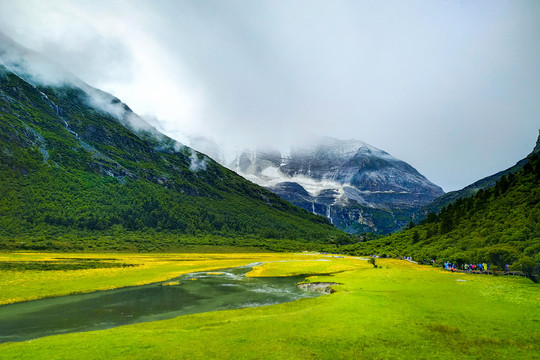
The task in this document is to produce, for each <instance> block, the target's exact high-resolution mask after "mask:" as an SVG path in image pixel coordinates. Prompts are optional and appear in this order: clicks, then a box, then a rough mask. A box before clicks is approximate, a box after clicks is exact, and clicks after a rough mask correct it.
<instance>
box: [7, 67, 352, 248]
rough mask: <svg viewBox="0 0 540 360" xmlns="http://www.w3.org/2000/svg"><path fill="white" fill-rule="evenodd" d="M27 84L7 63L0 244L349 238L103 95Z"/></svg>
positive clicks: (155, 244)
mask: <svg viewBox="0 0 540 360" xmlns="http://www.w3.org/2000/svg"><path fill="white" fill-rule="evenodd" d="M23 78H25V79H23ZM30 81H31V80H27V78H26V77H25V76H24V75H21V77H20V76H18V75H16V74H15V73H13V72H12V71H11V70H9V69H8V68H6V67H4V66H0V189H1V194H2V195H1V196H0V239H1V241H0V247H3V248H6V247H10V248H50V247H53V246H56V247H66V246H79V247H80V246H83V247H84V248H87V247H89V246H94V245H95V246H101V247H117V248H122V247H123V246H124V245H126V244H127V243H129V244H127V245H126V246H128V245H129V246H128V247H132V248H133V247H134V248H160V244H159V241H161V240H159V239H163V237H164V236H209V235H211V236H214V237H221V238H231V237H244V238H250V239H282V240H283V241H285V239H288V240H297V241H300V242H304V241H305V242H326V241H328V240H329V239H332V238H335V237H337V236H342V233H341V232H339V231H338V230H336V229H335V228H333V227H332V226H331V224H330V223H329V222H328V221H327V220H326V219H324V218H323V217H320V216H315V215H313V214H311V213H309V212H307V211H305V210H303V209H300V208H298V207H295V206H293V205H291V204H289V203H287V202H285V201H283V200H281V199H280V198H279V197H278V196H277V195H274V194H272V193H271V192H269V191H267V190H265V189H263V188H261V187H259V186H257V185H254V184H252V183H250V182H248V181H246V180H244V179H243V178H242V177H240V176H238V175H236V174H235V173H234V172H232V171H230V170H228V169H226V168H224V167H222V166H220V165H219V164H217V163H216V162H214V161H213V160H211V159H210V158H208V157H206V156H205V155H202V154H200V153H197V152H195V151H194V150H192V149H190V148H188V147H184V146H182V145H180V144H179V143H177V142H176V141H174V140H172V139H170V138H168V137H166V136H164V135H162V134H160V133H159V132H157V131H156V130H155V129H154V128H152V127H151V126H149V125H148V124H147V123H145V122H144V121H143V120H142V119H141V118H139V117H138V116H137V115H135V114H134V113H133V112H132V111H131V110H130V109H129V108H128V107H127V106H126V105H124V104H122V103H121V102H120V101H119V100H118V99H116V98H114V97H112V96H110V95H108V94H105V93H102V92H100V91H98V90H96V89H93V88H90V87H89V86H87V85H84V84H82V85H81V86H79V84H78V85H73V84H63V85H61V86H42V85H37V86H35V85H34V84H31V83H30ZM98 238H99V239H102V240H97V239H98ZM81 239H86V240H81ZM88 239H91V240H88ZM103 239H106V240H103ZM137 239H144V240H137ZM99 241H102V242H103V244H101V245H99V244H97V243H98V242H99ZM140 241H142V242H144V244H141V243H137V242H140ZM133 243H136V244H133ZM122 244H124V245H122Z"/></svg>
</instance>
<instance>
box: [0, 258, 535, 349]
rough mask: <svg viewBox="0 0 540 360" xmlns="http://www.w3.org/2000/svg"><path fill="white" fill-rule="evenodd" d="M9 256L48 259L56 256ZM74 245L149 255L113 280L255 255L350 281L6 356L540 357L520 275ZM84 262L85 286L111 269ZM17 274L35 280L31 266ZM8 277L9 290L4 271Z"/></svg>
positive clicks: (268, 267) (62, 339)
mask: <svg viewBox="0 0 540 360" xmlns="http://www.w3.org/2000/svg"><path fill="white" fill-rule="evenodd" d="M5 256H6V257H7V258H9V259H13V257H15V256H20V257H23V258H26V256H33V257H35V258H36V259H38V258H39V259H44V260H46V259H51V258H54V257H55V256H57V255H54V254H37V253H34V254H5ZM61 256H62V257H64V256H65V255H64V254H62V255H61ZM72 256H74V257H82V256H102V257H104V258H105V257H109V258H112V257H114V258H117V259H119V260H118V261H123V262H128V261H132V262H138V263H140V264H144V265H141V267H139V268H127V269H120V270H122V271H125V273H124V272H120V273H117V274H119V275H117V276H118V279H116V281H112V280H111V281H109V282H108V284H107V286H118V285H119V284H126V283H131V284H135V283H137V282H141V283H146V282H150V281H151V280H157V279H160V280H167V279H170V278H171V277H173V276H175V275H178V274H179V273H182V272H189V271H193V270H197V271H199V270H202V269H204V270H205V271H212V270H215V269H217V268H220V267H222V268H223V267H227V266H233V265H232V264H239V265H242V264H247V263H252V262H256V261H264V262H265V263H264V264H262V265H261V266H257V267H255V268H254V269H253V270H252V272H251V273H250V276H275V275H293V274H308V273H310V274H319V275H312V276H310V278H309V281H323V282H336V283H340V284H343V285H337V286H335V289H336V290H337V292H336V293H334V294H331V295H323V296H320V297H317V298H310V299H301V300H298V301H294V302H291V303H285V304H279V305H273V306H265V307H258V308H246V309H238V310H227V311H216V312H208V313H200V314H194V315H187V316H180V317H177V318H174V319H170V320H163V321H155V322H148V323H140V324H134V325H127V326H121V327H117V328H114V329H109V330H102V331H92V332H85V333H74V334H67V335H57V336H49V337H44V338H40V339H35V340H32V341H29V342H20V343H6V344H0V359H37V358H40V359H45V358H46V359H66V358H87V359H116V358H118V359H428V358H429V359H442V358H460V359H535V358H540V353H539V346H538V344H540V311H539V310H540V307H539V304H540V303H539V298H540V296H539V290H540V287H539V286H538V285H537V284H534V283H532V282H531V281H530V280H528V279H525V278H521V277H515V278H514V277H494V276H486V275H472V274H462V273H450V272H444V271H442V270H439V269H436V268H431V267H428V266H420V265H416V264H411V263H408V262H405V261H399V260H389V259H386V260H379V259H377V265H378V267H377V268H374V267H373V266H371V265H370V264H368V263H367V261H363V260H361V259H358V258H353V257H343V258H341V257H333V256H313V255H311V256H310V255H295V254H217V255H196V254H144V255H142V254H130V255H124V254H99V255H87V254H77V255H75V254H73V255H72ZM321 259H323V260H327V261H321ZM178 260H183V261H178ZM284 260H292V261H284ZM299 260H301V261H299ZM143 266H144V267H143ZM190 269H191V270H190ZM106 270H107V271H109V270H110V269H106ZM114 270H115V271H117V269H114ZM85 271H86V270H85ZM85 271H83V272H81V274H79V275H77V276H78V279H83V282H84V283H85V285H86V286H85V287H84V289H85V291H89V290H90V289H91V287H92V286H94V285H97V284H96V283H94V282H93V281H91V280H92V277H93V276H98V277H100V278H101V279H106V277H103V276H102V274H101V273H100V272H94V271H93V270H92V271H87V272H86V273H85ZM44 273H45V272H44ZM46 273H47V274H44V275H43V278H42V279H41V280H40V286H35V287H34V290H35V291H37V290H38V289H40V290H41V294H42V295H43V294H52V293H53V292H57V291H58V289H56V286H55V285H54V282H55V281H54V280H53V279H54V278H58V276H59V274H53V273H54V272H50V271H48V272H46ZM83 274H86V275H83ZM96 274H98V275H96ZM126 274H131V275H130V276H127V275H126ZM12 275H13V276H14V277H15V278H17V279H19V281H20V280H21V279H23V278H24V281H29V282H30V283H31V280H29V279H30V278H31V276H30V277H25V276H26V275H25V276H22V275H21V274H12ZM34 275H36V274H34ZM47 276H49V279H48V280H47ZM64 276H65V277H66V279H68V280H66V281H68V282H71V281H72V280H71V278H70V277H69V276H68V275H67V274H66V275H64ZM2 281H5V279H3V280H2ZM1 284H2V285H1V286H2V289H4V286H5V285H4V284H5V282H2V283H1ZM99 285H101V284H99ZM29 286H33V285H29ZM52 289H54V291H53V290H52ZM8 293H10V294H9V296H8V297H6V299H13V298H15V296H16V294H15V293H12V292H11V290H9V291H8ZM25 295H26V296H29V295H30V293H28V294H25ZM17 296H19V295H17ZM20 296H22V295H20Z"/></svg>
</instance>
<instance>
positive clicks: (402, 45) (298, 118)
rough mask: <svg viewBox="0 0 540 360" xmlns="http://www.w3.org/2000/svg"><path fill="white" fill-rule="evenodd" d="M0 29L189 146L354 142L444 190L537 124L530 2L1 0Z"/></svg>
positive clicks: (539, 41) (539, 60)
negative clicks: (315, 138) (195, 140)
mask: <svg viewBox="0 0 540 360" xmlns="http://www.w3.org/2000/svg"><path fill="white" fill-rule="evenodd" d="M0 31H3V32H4V33H5V34H7V35H8V36H10V37H12V38H13V39H14V40H15V41H17V42H19V43H20V44H22V45H24V46H26V47H28V48H30V49H33V50H36V51H39V52H42V53H44V54H45V55H47V56H48V57H49V58H50V59H52V60H53V61H55V62H57V63H59V64H61V65H62V66H64V67H65V68H66V69H68V70H70V71H71V72H73V73H74V74H75V75H77V76H78V77H80V78H81V79H83V80H84V81H86V82H88V83H89V84H91V85H93V86H95V87H98V88H100V89H102V90H105V91H108V92H110V93H112V94H114V95H115V96H117V97H118V98H120V99H121V100H122V101H124V102H125V103H127V104H128V105H129V106H130V107H131V108H132V109H133V110H134V111H135V112H137V113H139V114H140V115H142V116H145V117H147V118H148V119H151V120H152V121H159V124H160V126H161V129H162V130H163V131H164V132H165V133H167V134H168V135H170V136H172V137H175V138H177V139H178V140H180V141H185V139H186V136H187V135H193V134H205V135H207V136H210V137H213V138H214V139H215V140H217V141H219V142H221V143H223V144H225V145H226V146H227V147H229V148H230V147H232V146H240V147H241V146H244V145H253V144H261V143H271V144H278V145H283V144H288V143H294V142H295V141H296V140H298V139H301V138H303V137H304V136H305V135H306V134H316V135H317V134H318V135H328V136H333V137H337V138H341V139H359V140H363V141H365V142H367V143H369V144H371V145H373V146H375V147H378V148H380V149H382V150H385V151H387V152H389V153H390V154H392V155H394V156H395V157H397V158H400V159H402V160H404V161H406V162H408V163H410V164H411V165H413V166H414V167H415V168H416V169H417V170H419V171H420V172H421V173H422V174H424V175H425V176H426V177H427V178H428V179H430V180H431V181H433V182H434V183H436V184H437V185H439V186H442V187H443V189H444V190H445V191H450V190H456V189H459V188H462V187H464V186H466V185H468V184H470V183H472V182H474V181H476V180H478V179H480V178H482V177H485V176H487V175H491V174H493V173H495V172H497V171H499V170H502V169H505V168H507V167H510V166H511V165H513V164H514V163H515V162H516V161H518V160H520V159H521V158H523V157H525V156H526V155H527V154H528V153H529V152H530V151H531V150H532V148H533V146H534V143H535V141H536V138H537V136H538V129H539V128H540V1H535V0H523V1H520V0H499V1H497V0H486V1H475V0H470V1H459V0H456V1H451V0H425V1H403V0H396V1H335V0H334V1H316V0H311V1H297V0H292V1H291V0H287V1H286V0H283V1H271V0H268V1H257V0H252V1H231V0H221V1H198V0H192V1H160V0H152V1H150V0H148V1H133V0H132V1H118V0H106V1H101V0H92V1H73V0H69V1H68V0H47V1H42V0H27V1H15V0H12V1H8V0H6V1H4V0H3V1H1V2H0ZM156 119H157V120H156Z"/></svg>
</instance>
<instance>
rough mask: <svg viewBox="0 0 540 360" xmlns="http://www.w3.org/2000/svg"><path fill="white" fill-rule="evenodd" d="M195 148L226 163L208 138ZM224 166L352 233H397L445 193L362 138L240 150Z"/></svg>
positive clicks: (315, 139) (317, 139) (311, 140)
mask: <svg viewBox="0 0 540 360" xmlns="http://www.w3.org/2000/svg"><path fill="white" fill-rule="evenodd" d="M190 144H191V145H192V146H194V147H195V148H197V149H198V150H200V151H203V152H205V153H208V154H212V155H210V156H215V157H218V158H220V159H223V151H221V152H220V151H219V150H218V149H219V147H218V146H217V145H216V144H215V143H212V142H211V141H210V140H209V139H204V140H202V139H198V140H197V139H195V141H193V142H190ZM215 157H214V158H215ZM222 163H223V162H222ZM223 164H225V165H226V166H227V167H229V168H230V169H232V170H234V171H236V172H237V173H238V174H241V175H242V176H244V177H245V178H246V179H248V180H250V181H252V182H254V183H256V184H259V185H261V186H264V187H266V188H267V189H269V190H270V191H272V192H274V193H275V194H278V195H279V196H281V197H282V198H283V199H285V200H287V201H290V202H292V203H293V204H295V205H298V206H300V207H302V208H304V209H306V210H308V211H310V212H312V213H314V214H319V215H322V216H325V217H326V218H328V219H329V220H330V221H331V222H332V224H334V225H335V226H336V227H338V228H340V229H343V230H346V231H348V232H352V233H359V232H376V233H383V234H384V233H389V232H392V231H395V230H398V229H399V228H401V227H403V226H404V225H406V224H407V223H408V222H409V221H410V220H411V216H412V214H413V213H414V212H415V211H416V210H418V209H420V208H422V207H423V206H425V205H427V204H428V203H429V202H431V201H432V200H434V199H435V198H437V197H439V196H441V195H442V194H444V191H443V190H442V189H441V188H440V187H438V186H437V185H435V184H433V183H431V182H430V181H429V180H427V179H426V178H425V177H424V176H423V175H421V174H420V173H419V172H418V171H417V170H416V169H414V168H413V167H412V166H410V165H409V164H407V163H405V162H403V161H401V160H399V159H397V158H395V157H393V156H391V155H390V154H388V153H386V152H384V151H382V150H380V149H377V148H375V147H373V146H371V145H369V144H366V143H365V142H362V141H360V140H338V139H334V138H331V137H315V136H312V137H310V138H309V139H308V140H304V141H303V142H302V143H301V145H296V146H291V147H289V148H281V149H278V148H269V147H266V148H258V149H253V150H241V151H239V152H238V153H237V154H236V155H235V158H234V160H232V161H227V162H225V163H223Z"/></svg>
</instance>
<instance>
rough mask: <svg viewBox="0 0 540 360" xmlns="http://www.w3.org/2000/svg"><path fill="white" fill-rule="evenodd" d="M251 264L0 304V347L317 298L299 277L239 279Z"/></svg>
mask: <svg viewBox="0 0 540 360" xmlns="http://www.w3.org/2000/svg"><path fill="white" fill-rule="evenodd" d="M256 265H258V264H250V265H246V266H242V267H237V268H231V269H224V270H219V271H215V272H196V273H190V274H185V275H182V276H180V277H178V278H175V279H171V280H169V281H165V282H162V283H155V284H149V285H143V286H137V287H129V288H122V289H115V290H106V291H97V292H93V293H88V294H80V295H67V296H60V297H54V298H48V299H42V300H33V301H28V302H23V303H16V304H10V305H4V306H0V343H2V342H8V341H24V340H30V339H35V338H38V337H42V336H49V335H55V334H66V333H72V332H80V331H91V330H100V329H109V328H112V327H116V326H120V325H126V324H134V323H139V322H146V321H156V320H164V319H171V318H174V317H177V316H180V315H187V314H195V313H200V312H207V311H216V310H225V309H238V308H245V307H255V306H265V305H273V304H280V303H284V302H289V301H294V300H297V299H301V298H308V297H315V296H318V295H320V294H317V293H314V292H308V291H305V290H301V289H298V288H297V287H296V286H295V284H296V283H298V282H300V281H302V280H303V279H304V276H289V277H273V278H268V277H266V278H248V277H245V274H246V273H247V272H248V271H250V270H251V269H252V267H253V266H256Z"/></svg>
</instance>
